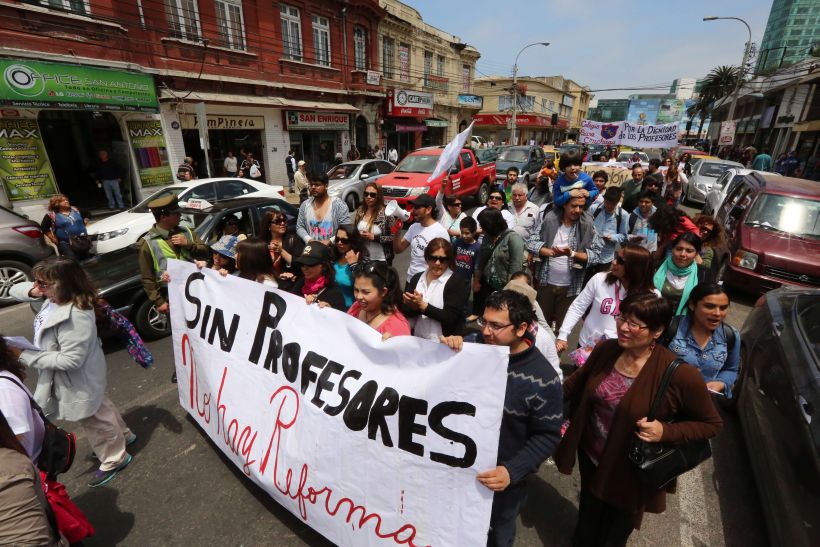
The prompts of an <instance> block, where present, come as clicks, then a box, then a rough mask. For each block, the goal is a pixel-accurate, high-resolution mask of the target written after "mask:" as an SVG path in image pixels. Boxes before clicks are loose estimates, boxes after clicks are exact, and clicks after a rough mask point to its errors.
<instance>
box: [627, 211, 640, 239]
mask: <svg viewBox="0 0 820 547" xmlns="http://www.w3.org/2000/svg"><path fill="white" fill-rule="evenodd" d="M637 223H638V213H631V214H630V215H629V232H628V233H630V234H631V233H632V230H634V229H635V225H636V224H637Z"/></svg>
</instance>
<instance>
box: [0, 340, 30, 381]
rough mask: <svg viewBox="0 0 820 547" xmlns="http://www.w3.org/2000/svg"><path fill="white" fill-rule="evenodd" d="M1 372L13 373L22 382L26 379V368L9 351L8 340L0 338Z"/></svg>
mask: <svg viewBox="0 0 820 547" xmlns="http://www.w3.org/2000/svg"><path fill="white" fill-rule="evenodd" d="M0 370H5V371H8V372H11V373H12V374H14V375H15V376H17V377H18V378H19V379H20V381H23V380H25V379H26V366H25V365H24V364H23V363H21V362H20V360H19V359H17V358H16V357H14V356H13V355H12V354H11V352H10V351H9V346H8V344H6V339H5V338H3V337H2V336H0Z"/></svg>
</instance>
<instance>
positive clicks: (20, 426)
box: [0, 370, 46, 462]
mask: <svg viewBox="0 0 820 547" xmlns="http://www.w3.org/2000/svg"><path fill="white" fill-rule="evenodd" d="M0 376H5V377H6V378H12V379H13V380H14V382H16V384H17V385H15V383H12V382H11V381H9V380H3V379H0V411H2V412H3V416H5V417H6V421H7V422H8V423H9V427H11V430H12V432H13V433H14V434H15V435H17V436H20V437H22V445H23V448H24V449H25V450H26V453H27V454H28V455H29V456H30V457H31V461H33V462H36V461H37V458H38V457H40V449H41V448H42V446H43V436H44V435H45V432H46V428H45V426H44V425H43V420H42V418H40V415H39V414H37V411H36V410H34V409H33V408H31V400H30V399H29V396H30V395H31V392H30V391H29V390H28V388H27V387H26V386H25V385H23V382H21V381H20V380H19V379H18V378H17V376H15V375H14V374H12V373H11V372H8V371H5V370H0ZM21 385H22V386H23V389H25V391H23V389H20V386H21Z"/></svg>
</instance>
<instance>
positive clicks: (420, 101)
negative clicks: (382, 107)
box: [387, 89, 433, 118]
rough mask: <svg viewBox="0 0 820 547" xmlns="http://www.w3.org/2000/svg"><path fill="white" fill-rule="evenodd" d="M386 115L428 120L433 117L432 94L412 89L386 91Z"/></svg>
mask: <svg viewBox="0 0 820 547" xmlns="http://www.w3.org/2000/svg"><path fill="white" fill-rule="evenodd" d="M387 115H388V116H394V117H405V118H428V117H430V116H432V115H433V94H432V93H428V92H426V91H414V90H412V89H388V90H387Z"/></svg>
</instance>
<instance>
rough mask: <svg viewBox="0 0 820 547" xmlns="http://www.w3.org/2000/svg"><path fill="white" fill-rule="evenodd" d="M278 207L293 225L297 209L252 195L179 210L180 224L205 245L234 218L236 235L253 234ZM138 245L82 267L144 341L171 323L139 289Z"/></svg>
mask: <svg viewBox="0 0 820 547" xmlns="http://www.w3.org/2000/svg"><path fill="white" fill-rule="evenodd" d="M275 208H278V209H280V210H281V211H283V212H284V213H285V215H286V216H287V217H288V226H289V227H291V228H292V227H293V226H295V225H296V218H297V217H298V215H299V210H298V209H297V208H296V207H294V206H293V205H291V204H290V203H288V202H287V201H285V200H284V199H280V198H274V197H261V196H254V197H249V198H236V199H230V200H224V201H221V202H218V203H215V204H213V205H212V206H210V207H207V208H205V209H190V208H184V209H183V210H182V222H183V223H184V224H185V225H186V226H188V227H190V228H192V229H193V230H196V233H197V234H198V235H199V237H201V238H202V240H203V241H205V242H213V241H215V240H216V239H217V237H218V236H219V235H220V234H219V229H220V227H221V226H222V221H223V220H224V219H225V218H226V217H228V216H233V217H234V218H236V219H237V220H238V221H239V232H240V233H243V234H245V235H249V236H250V235H256V233H257V229H258V226H259V221H260V220H261V219H262V216H263V215H264V214H265V212H266V211H268V210H271V209H275ZM137 255H138V245H137V244H132V245H129V246H127V247H125V248H123V249H118V250H116V251H112V252H110V253H106V254H102V255H97V256H96V257H94V258H93V259H91V260H89V261H88V262H86V263H85V264H84V267H85V269H86V271H87V272H88V274H89V275H90V276H91V279H92V280H93V281H94V284H95V285H96V286H97V288H98V289H99V290H100V296H102V297H103V298H105V299H106V300H107V301H108V302H109V303H110V304H111V306H112V307H113V308H114V309H116V310H117V311H119V312H120V313H122V314H123V315H125V316H126V317H127V318H128V319H129V320H130V321H131V322H132V323H133V324H134V326H135V327H136V328H137V331H139V333H140V335H141V336H142V337H143V338H145V339H147V340H155V339H157V338H161V337H163V336H167V335H168V334H170V333H171V322H170V320H169V318H168V316H167V315H163V314H161V313H159V312H157V310H156V308H155V307H154V304H153V303H152V302H151V301H150V300H148V296H147V295H146V294H145V290H144V289H143V288H142V280H141V279H140V273H139V265H138V262H137Z"/></svg>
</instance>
